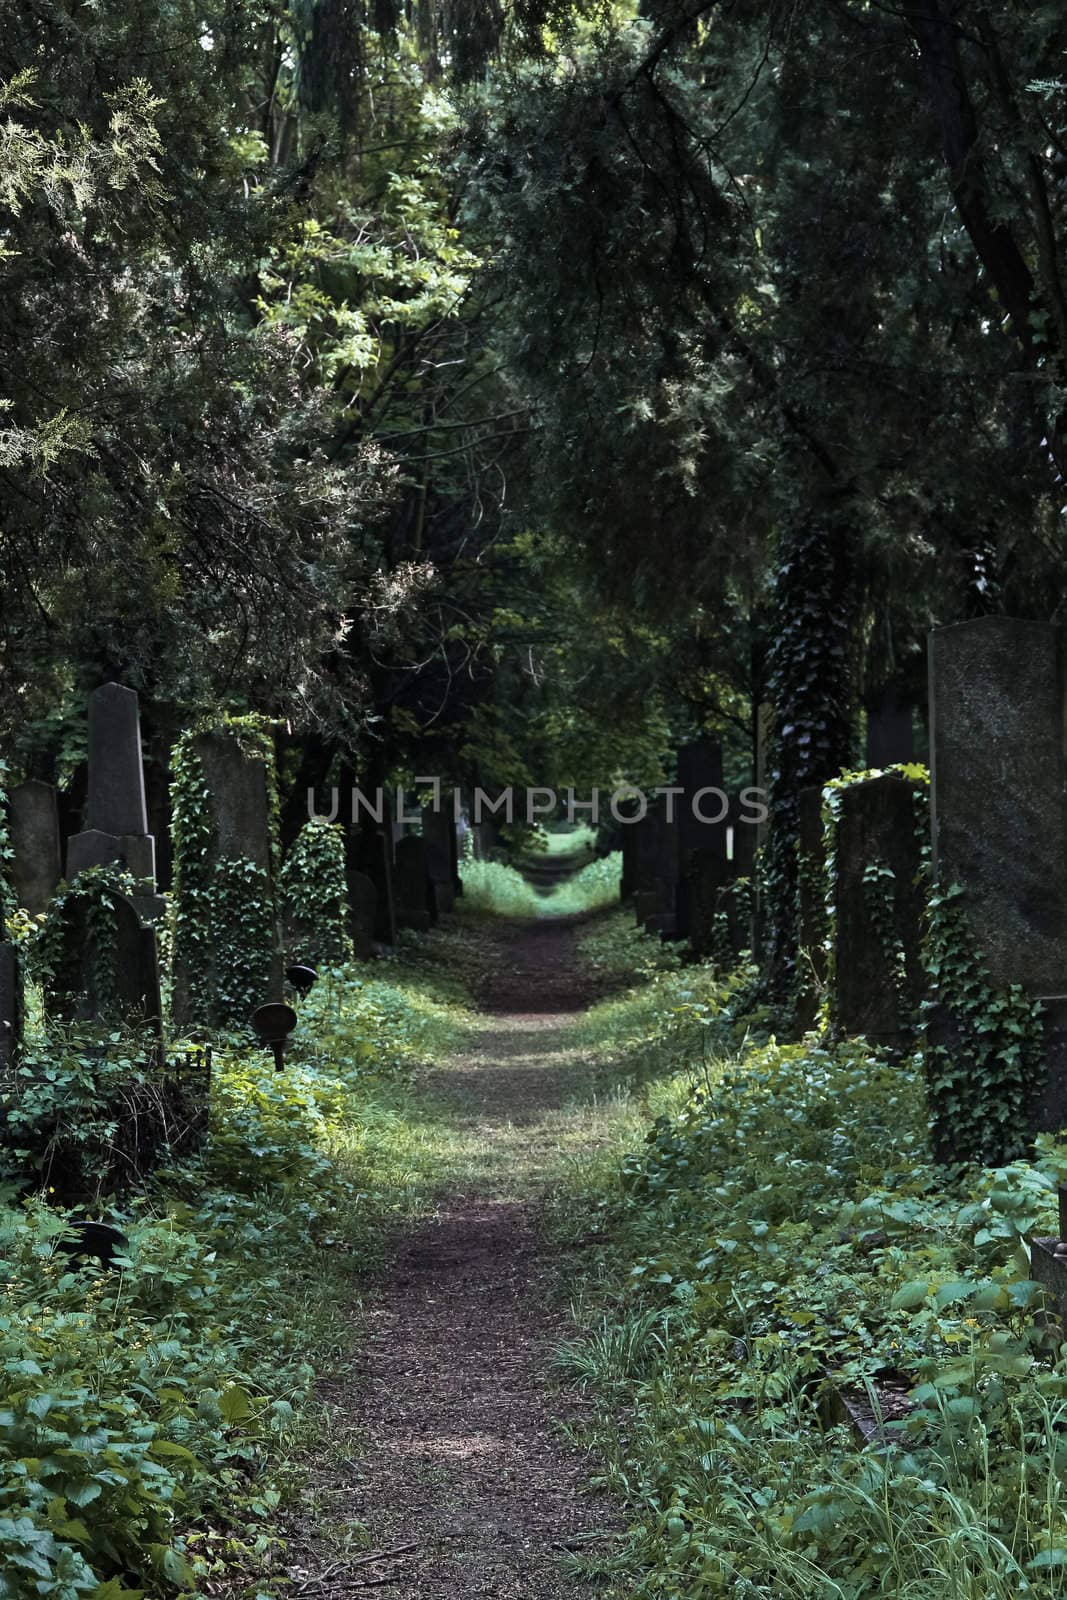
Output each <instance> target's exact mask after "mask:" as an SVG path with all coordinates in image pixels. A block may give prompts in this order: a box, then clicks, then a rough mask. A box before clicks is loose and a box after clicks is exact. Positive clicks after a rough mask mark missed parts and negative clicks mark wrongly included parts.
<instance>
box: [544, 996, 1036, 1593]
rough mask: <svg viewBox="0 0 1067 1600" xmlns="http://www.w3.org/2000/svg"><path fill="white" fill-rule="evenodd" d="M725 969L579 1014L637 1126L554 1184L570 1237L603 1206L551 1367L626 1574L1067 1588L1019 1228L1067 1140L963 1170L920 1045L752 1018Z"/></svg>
mask: <svg viewBox="0 0 1067 1600" xmlns="http://www.w3.org/2000/svg"><path fill="white" fill-rule="evenodd" d="M735 990H736V980H735V982H734V983H731V984H726V985H718V984H716V983H715V982H714V980H713V978H712V976H711V974H710V973H709V971H708V969H704V968H696V969H688V970H686V969H680V970H675V971H663V970H660V971H658V972H653V973H651V974H650V975H649V977H648V979H647V981H646V982H645V983H644V984H642V985H641V986H640V987H638V988H635V989H634V990H632V991H631V992H630V993H628V994H626V995H623V996H620V997H617V998H615V999H612V1000H609V1001H607V1002H605V1003H603V1004H601V1005H600V1006H598V1007H596V1008H594V1010H593V1011H592V1012H591V1013H590V1014H589V1015H588V1016H587V1017H586V1018H584V1019H583V1020H582V1021H580V1022H579V1023H578V1025H577V1026H578V1030H579V1033H580V1035H581V1038H582V1041H583V1043H584V1045H585V1047H586V1048H587V1049H589V1050H590V1051H592V1052H593V1053H594V1055H595V1056H597V1057H598V1058H599V1059H600V1060H601V1061H602V1062H604V1063H605V1064H606V1065H608V1064H610V1065H611V1066H612V1067H613V1070H614V1071H615V1072H616V1073H617V1074H620V1075H622V1076H623V1077H625V1078H627V1079H629V1080H630V1081H631V1082H632V1083H635V1084H637V1085H638V1086H639V1092H640V1094H641V1095H642V1097H643V1103H644V1105H645V1108H646V1113H647V1115H648V1117H649V1119H650V1120H651V1126H650V1127H649V1130H648V1134H647V1138H646V1141H645V1144H644V1147H643V1148H642V1149H640V1150H638V1151H637V1152H635V1153H631V1154H629V1155H627V1156H626V1157H625V1159H623V1160H622V1161H619V1160H618V1159H616V1160H615V1161H614V1162H612V1161H610V1160H608V1159H605V1154H604V1152H603V1151H600V1152H598V1153H597V1155H596V1158H595V1160H592V1161H590V1163H588V1164H587V1166H585V1167H584V1168H583V1167H582V1166H581V1165H576V1166H575V1167H574V1168H573V1169H572V1171H571V1174H570V1181H571V1189H570V1192H569V1194H557V1195H556V1197H555V1199H554V1202H553V1209H554V1216H555V1226H556V1227H557V1229H559V1230H561V1232H562V1233H563V1235H564V1236H571V1237H581V1238H583V1239H587V1238H588V1237H589V1232H590V1218H591V1217H595V1218H596V1219H597V1224H596V1227H597V1232H596V1234H595V1235H594V1237H595V1238H596V1239H597V1240H598V1241H599V1242H598V1244H597V1246H596V1248H595V1250H594V1251H593V1252H592V1253H590V1252H589V1251H588V1250H587V1252H586V1255H585V1258H584V1267H583V1271H582V1274H581V1276H582V1279H583V1285H584V1286H583V1289H582V1292H581V1295H580V1297H579V1299H578V1301H577V1303H576V1304H575V1307H574V1314H575V1317H576V1320H577V1323H578V1329H579V1331H578V1333H577V1334H576V1336H575V1337H574V1338H573V1339H571V1340H570V1341H569V1342H568V1343H567V1345H566V1346H565V1347H564V1348H563V1350H562V1351H561V1352H560V1357H559V1360H560V1365H561V1367H562V1369H563V1371H564V1372H565V1373H566V1375H567V1376H568V1377H569V1379H570V1380H571V1381H572V1382H574V1383H577V1384H579V1385H581V1386H583V1387H585V1388H587V1389H588V1390H589V1393H590V1396H591V1398H592V1400H593V1409H592V1420H591V1421H590V1423H589V1424H588V1426H587V1427H585V1428H583V1430H582V1439H583V1442H584V1443H587V1444H590V1443H591V1444H592V1445H593V1446H594V1447H595V1449H596V1450H597V1452H598V1453H599V1456H600V1458H601V1460H602V1462H603V1470H602V1479H603V1482H604V1483H605V1484H606V1485H607V1486H608V1487H609V1488H610V1489H611V1490H612V1491H613V1492H614V1493H615V1494H616V1495H618V1496H619V1497H620V1498H622V1499H623V1500H624V1501H625V1502H626V1504H627V1506H628V1508H629V1514H630V1518H631V1524H632V1531H631V1535H630V1540H629V1548H628V1551H627V1554H626V1557H625V1558H624V1559H623V1560H621V1561H616V1562H615V1564H614V1569H613V1570H616V1571H618V1570H619V1569H620V1568H622V1567H625V1568H626V1570H627V1571H629V1572H630V1574H631V1576H630V1578H629V1584H630V1585H631V1586H629V1587H627V1589H626V1592H627V1593H628V1594H636V1595H639V1596H641V1597H647V1600H652V1597H656V1600H676V1597H679V1596H682V1595H685V1596H687V1597H688V1596H701V1595H717V1594H731V1595H742V1596H746V1597H749V1600H764V1597H766V1600H770V1597H772V1596H773V1597H776V1600H777V1597H779V1596H784V1595H788V1596H796V1597H804V1600H868V1597H873V1596H882V1595H884V1596H894V1597H899V1596H904V1597H908V1600H920V1597H921V1600H1008V1597H1009V1596H1016V1595H1032V1596H1040V1597H1042V1600H1052V1597H1058V1596H1060V1595H1062V1594H1063V1593H1064V1592H1065V1590H1067V1496H1065V1494H1064V1488H1063V1479H1064V1474H1065V1472H1067V1454H1065V1448H1067V1447H1065V1445H1064V1442H1063V1441H1064V1439H1065V1438H1067V1364H1064V1363H1061V1362H1060V1360H1059V1351H1058V1347H1057V1344H1056V1342H1055V1340H1054V1339H1052V1338H1051V1337H1050V1334H1049V1332H1048V1331H1047V1330H1046V1329H1045V1327H1044V1326H1043V1325H1042V1323H1041V1320H1040V1317H1039V1311H1040V1307H1041V1303H1042V1296H1041V1291H1040V1289H1039V1287H1038V1286H1037V1285H1036V1284H1035V1283H1033V1282H1032V1281H1031V1280H1030V1277H1029V1264H1028V1257H1027V1251H1026V1248H1025V1244H1026V1240H1027V1239H1028V1237H1029V1236H1030V1235H1031V1234H1033V1233H1039V1234H1040V1233H1042V1232H1044V1233H1050V1232H1055V1231H1056V1229H1055V1217H1056V1203H1055V1202H1056V1194H1055V1189H1056V1183H1057V1181H1058V1180H1059V1179H1060V1178H1061V1177H1062V1176H1063V1175H1064V1174H1065V1173H1067V1147H1064V1146H1057V1145H1055V1144H1053V1143H1052V1142H1051V1141H1048V1140H1044V1141H1042V1143H1041V1147H1040V1152H1039V1155H1038V1158H1037V1160H1036V1161H1034V1162H1032V1163H1028V1162H1022V1161H1019V1162H1014V1163H1013V1164H1012V1165H1010V1166H1009V1167H1005V1168H1000V1169H971V1170H970V1171H969V1172H968V1173H966V1174H965V1175H964V1176H962V1177H959V1178H957V1179H955V1180H952V1179H950V1178H949V1176H948V1175H947V1174H946V1172H945V1169H943V1168H941V1167H938V1166H936V1165H935V1164H934V1163H933V1162H932V1161H931V1160H930V1158H929V1156H928V1153H927V1152H928V1114H927V1107H926V1103H925V1098H924V1088H923V1082H922V1078H921V1074H920V1073H919V1071H918V1070H917V1069H916V1067H915V1066H914V1064H912V1063H905V1064H903V1065H902V1064H900V1063H899V1062H895V1061H891V1060H889V1059H887V1058H886V1057H885V1056H884V1054H882V1053H880V1052H879V1051H878V1050H876V1049H873V1048H870V1047H868V1045H867V1044H866V1043H865V1042H864V1041H863V1040H852V1041H849V1042H844V1043H840V1044H838V1045H836V1046H834V1047H833V1048H832V1049H829V1048H823V1047H822V1046H820V1045H819V1044H818V1043H817V1042H816V1041H815V1040H814V1039H808V1040H807V1041H805V1042H804V1043H802V1044H795V1045H783V1044H779V1043H777V1042H776V1041H774V1040H773V1039H768V1038H766V1037H761V1035H760V1034H759V1033H758V1032H755V1033H753V1035H751V1036H750V1037H748V1038H747V1039H746V1037H745V1036H744V1033H743V1025H742V1024H741V1023H740V1022H739V1021H738V1020H736V1019H735V1017H734V1015H733V1010H732V1001H731V994H732V992H733V991H735ZM623 1126H624V1125H621V1124H620V1127H623ZM620 1154H621V1152H620ZM847 1406H852V1407H853V1408H854V1409H857V1410H858V1411H860V1412H866V1413H867V1423H866V1425H867V1427H868V1429H869V1431H870V1434H871V1439H870V1442H869V1443H867V1445H866V1446H865V1447H864V1446H863V1445H862V1444H861V1441H860V1437H859V1435H858V1433H857V1432H856V1431H855V1430H854V1428H853V1427H852V1426H851V1425H849V1424H847V1423H844V1422H839V1421H837V1420H835V1419H836V1418H839V1417H842V1416H844V1415H845V1414H846V1411H845V1408H846V1407H847Z"/></svg>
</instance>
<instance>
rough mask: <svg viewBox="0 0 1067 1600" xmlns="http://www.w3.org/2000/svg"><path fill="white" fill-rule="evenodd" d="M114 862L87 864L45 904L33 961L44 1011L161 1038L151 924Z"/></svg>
mask: <svg viewBox="0 0 1067 1600" xmlns="http://www.w3.org/2000/svg"><path fill="white" fill-rule="evenodd" d="M134 888H135V882H134V880H133V878H132V877H131V876H130V875H129V874H128V873H126V872H124V871H123V870H122V869H121V868H118V867H113V866H111V867H109V866H103V867H87V868H86V869H85V870H84V871H83V872H81V873H79V875H78V877H77V878H76V879H75V881H74V883H73V884H71V885H69V886H63V887H61V888H60V890H59V892H58V894H57V895H56V896H55V898H54V899H53V901H52V903H51V905H50V906H49V909H48V913H47V916H46V919H45V923H44V927H43V929H42V933H41V937H40V941H39V945H38V948H37V949H36V951H35V956H34V959H35V962H36V964H37V965H38V967H39V969H40V972H41V977H42V982H43V986H44V992H45V1007H46V1011H47V1013H48V1015H49V1016H56V1017H59V1018H61V1019H62V1020H63V1021H64V1022H72V1023H76V1022H90V1023H101V1024H104V1025H110V1024H112V1023H115V1024H119V1023H121V1024H123V1025H126V1026H129V1027H133V1028H138V1029H144V1028H147V1029H148V1032H149V1034H150V1035H151V1037H152V1038H153V1039H154V1040H156V1041H158V1040H159V1039H160V1038H161V1036H162V1028H163V1010H162V1005H161V1001H160V987H159V956H158V951H157V947H156V934H155V929H154V928H153V927H151V926H150V925H146V924H145V923H143V922H142V921H141V918H140V915H139V913H138V910H137V906H136V904H135V902H134V900H133V898H132V896H131V894H130V892H129V891H131V890H133V889H134Z"/></svg>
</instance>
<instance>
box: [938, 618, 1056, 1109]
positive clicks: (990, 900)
mask: <svg viewBox="0 0 1067 1600" xmlns="http://www.w3.org/2000/svg"><path fill="white" fill-rule="evenodd" d="M930 746H931V766H932V771H931V826H932V839H933V861H934V872H935V875H936V877H937V879H938V881H939V883H940V884H942V885H944V886H945V887H949V886H951V885H953V884H958V885H960V886H961V888H962V890H963V902H962V903H963V909H964V913H965V915H966V919H967V923H968V926H969V928H970V930H971V932H972V934H973V937H974V940H975V943H976V946H977V949H978V951H979V952H980V954H981V956H982V959H983V961H984V963H985V966H986V968H987V969H988V971H989V974H990V977H991V978H992V980H993V983H994V984H995V985H996V986H997V987H998V988H1002V989H1003V988H1006V987H1007V986H1008V985H1011V984H1020V985H1022V987H1023V988H1024V989H1025V990H1026V992H1027V993H1028V994H1030V995H1033V996H1034V997H1040V998H1043V999H1044V1000H1045V1003H1046V1015H1047V1024H1048V1026H1047V1050H1048V1074H1047V1081H1046V1083H1045V1085H1044V1087H1043V1089H1042V1091H1041V1092H1040V1094H1039V1096H1038V1098H1037V1101H1036V1103H1035V1105H1034V1106H1033V1110H1032V1120H1033V1125H1034V1126H1035V1127H1037V1128H1060V1127H1062V1126H1064V1124H1065V1123H1067V695H1065V672H1064V638H1063V634H1062V632H1061V630H1060V629H1059V628H1058V627H1056V626H1055V625H1054V624H1052V623H1047V622H1028V621H1019V620H1017V619H1014V618H1010V617H981V618H978V619H976V620H975V621H973V622H961V623H956V624H954V625H953V626H951V627H946V628H937V629H935V630H934V631H933V632H932V633H931V635H930Z"/></svg>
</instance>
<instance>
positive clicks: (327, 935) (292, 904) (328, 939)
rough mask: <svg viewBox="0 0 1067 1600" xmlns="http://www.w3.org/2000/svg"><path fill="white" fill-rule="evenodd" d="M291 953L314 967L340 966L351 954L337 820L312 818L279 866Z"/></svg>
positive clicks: (340, 830) (342, 840)
mask: <svg viewBox="0 0 1067 1600" xmlns="http://www.w3.org/2000/svg"><path fill="white" fill-rule="evenodd" d="M280 883H281V891H282V904H283V907H284V911H285V923H286V938H287V941H288V945H289V949H290V953H291V954H292V955H293V956H295V957H296V958H297V959H299V960H301V961H310V962H311V963H312V964H313V965H323V966H341V965H343V963H344V962H346V961H349V960H351V958H352V939H351V935H350V934H349V931H348V889H347V884H346V881H345V838H344V829H343V828H342V827H341V825H340V823H337V822H327V821H326V820H325V818H323V817H312V818H311V819H310V820H309V821H308V822H305V824H304V826H303V827H302V828H301V830H300V832H299V833H298V834H297V836H296V838H295V840H294V841H293V845H292V848H291V850H290V851H289V854H288V855H287V856H286V858H285V865H284V866H283V867H282V870H281V878H280Z"/></svg>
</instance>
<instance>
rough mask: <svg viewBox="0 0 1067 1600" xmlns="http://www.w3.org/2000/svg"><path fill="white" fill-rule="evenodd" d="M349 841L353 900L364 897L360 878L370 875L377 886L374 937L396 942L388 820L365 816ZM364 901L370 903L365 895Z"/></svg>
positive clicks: (347, 862)
mask: <svg viewBox="0 0 1067 1600" xmlns="http://www.w3.org/2000/svg"><path fill="white" fill-rule="evenodd" d="M345 845H346V848H345V877H346V879H347V881H348V899H349V904H350V905H351V906H352V907H353V908H355V906H356V903H357V901H359V900H360V895H361V885H360V883H359V881H358V880H359V879H361V878H369V879H370V881H371V884H372V885H373V887H374V901H373V905H374V930H373V938H374V939H376V940H378V941H379V943H381V944H395V943H396V929H397V922H396V900H395V898H394V891H393V849H392V832H391V829H390V825H389V823H388V821H383V822H381V823H379V822H375V821H374V820H373V818H365V819H364V820H363V821H361V822H360V824H359V826H358V827H354V828H352V829H350V830H349V832H348V833H347V834H346V835H345ZM363 903H364V905H365V903H366V901H365V897H364V900H363ZM353 915H354V909H353ZM353 937H355V932H354V930H353ZM368 953H369V952H368ZM357 954H358V951H357Z"/></svg>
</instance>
